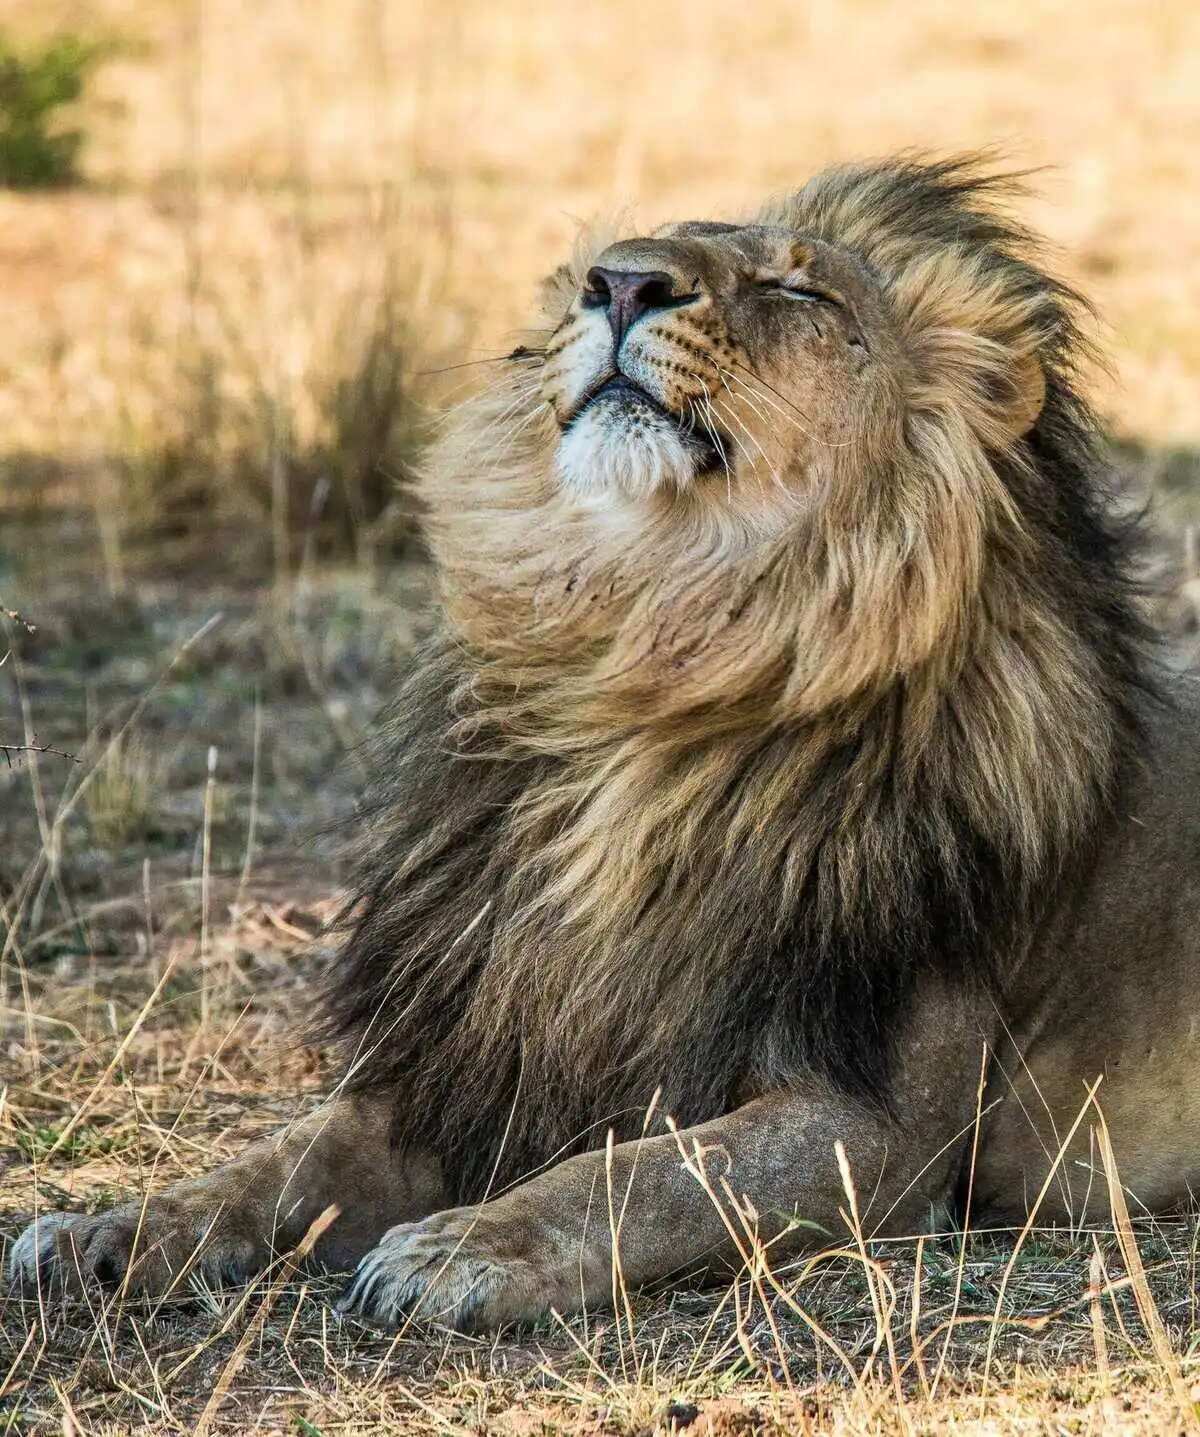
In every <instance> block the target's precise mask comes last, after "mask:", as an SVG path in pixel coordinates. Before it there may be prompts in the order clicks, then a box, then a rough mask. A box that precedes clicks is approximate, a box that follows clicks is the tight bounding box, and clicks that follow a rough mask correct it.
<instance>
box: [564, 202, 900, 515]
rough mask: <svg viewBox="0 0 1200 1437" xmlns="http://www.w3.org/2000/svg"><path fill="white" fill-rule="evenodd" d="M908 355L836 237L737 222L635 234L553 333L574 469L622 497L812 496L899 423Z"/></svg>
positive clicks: (601, 265)
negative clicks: (901, 355)
mask: <svg viewBox="0 0 1200 1437" xmlns="http://www.w3.org/2000/svg"><path fill="white" fill-rule="evenodd" d="M897 355H898V347H897V339H896V335H895V332H894V327H893V325H892V324H891V323H890V321H889V316H888V314H887V310H886V305H885V303H884V301H883V298H882V296H881V294H880V292H879V289H878V286H877V285H876V284H875V282H874V281H873V279H872V278H871V276H870V274H869V273H868V271H867V270H866V268H865V267H864V266H863V265H862V264H861V263H859V262H858V261H857V260H856V259H855V257H854V256H853V255H852V254H850V253H848V252H845V251H842V250H839V249H837V248H835V247H834V246H832V245H830V244H827V243H824V242H822V241H820V240H815V239H811V238H806V237H805V236H803V235H800V234H797V233H794V232H792V231H790V230H788V229H785V228H782V227H780V226H773V225H748V226H745V227H739V226H735V225H724V224H683V225H677V226H673V227H671V228H669V229H667V230H664V231H661V232H659V233H658V234H657V235H655V236H654V237H652V238H645V239H628V240H622V241H621V242H619V243H617V244H613V245H611V246H609V247H608V248H607V249H605V250H603V251H602V252H601V253H600V254H599V255H598V256H597V257H596V259H595V261H594V263H593V264H592V265H591V266H590V267H589V268H588V269H587V271H586V277H585V278H584V281H583V284H582V286H581V287H580V288H579V289H578V291H577V292H576V293H575V295H574V297H573V298H572V299H571V300H570V303H569V307H568V309H567V312H566V314H565V316H564V317H563V319H562V321H561V323H560V324H559V325H558V327H557V329H556V330H555V332H554V334H553V336H552V338H551V339H550V341H549V344H548V346H547V350H546V359H545V366H544V369H543V388H542V395H543V398H544V399H545V400H546V401H547V402H548V403H549V405H550V406H551V408H552V410H553V413H554V415H555V418H556V420H557V422H558V426H559V439H558V451H557V461H558V472H559V475H560V477H561V480H562V482H563V483H564V484H565V485H566V486H567V487H568V488H569V489H570V490H572V491H574V492H576V493H578V494H580V495H583V496H588V497H590V498H593V499H598V500H604V499H606V500H610V501H612V502H620V501H621V500H622V499H626V500H628V499H638V498H644V497H647V496H650V495H654V494H668V495H669V494H671V493H675V494H681V493H682V494H688V495H693V496H694V495H697V494H705V493H710V494H711V495H712V497H713V500H714V502H718V503H719V502H721V500H722V497H723V498H724V499H725V500H726V501H727V502H733V503H736V505H737V506H738V509H739V512H741V513H743V514H744V513H745V512H746V509H747V506H748V505H749V506H750V508H751V509H752V510H754V509H758V510H760V512H766V511H767V510H770V511H775V510H777V509H778V508H779V506H780V505H783V506H784V507H788V506H794V505H796V504H804V503H805V502H806V501H807V499H808V497H809V495H810V494H811V492H812V490H813V488H814V486H815V485H818V484H819V483H820V482H821V480H822V477H823V476H824V475H825V474H826V473H828V472H829V471H830V470H831V468H832V460H833V458H834V456H835V455H836V453H837V451H839V450H846V449H848V448H856V447H860V446H862V445H863V444H864V443H865V442H867V441H868V440H873V441H875V442H876V443H878V442H879V440H880V437H881V436H883V435H888V434H892V433H894V432H895V430H896V428H897V427H898V425H899V423H900V416H901V414H902V397H901V395H900V393H899V387H898V385H897V382H896V380H897V374H898V372H899V371H900V369H901V366H900V365H898V362H897ZM756 496H757V498H758V500H759V502H758V503H756Z"/></svg>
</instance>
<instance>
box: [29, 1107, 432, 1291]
mask: <svg viewBox="0 0 1200 1437" xmlns="http://www.w3.org/2000/svg"><path fill="white" fill-rule="evenodd" d="M390 1126H391V1108H390V1106H389V1104H388V1103H386V1102H384V1101H374V1100H370V1099H365V1098H353V1097H343V1098H337V1099H335V1100H333V1101H331V1102H329V1103H327V1104H326V1105H325V1106H324V1107H322V1108H321V1109H319V1110H318V1111H317V1112H315V1113H313V1114H311V1115H310V1116H309V1117H307V1118H305V1119H303V1120H302V1121H300V1122H298V1123H296V1124H294V1125H293V1126H292V1127H290V1128H288V1129H286V1130H285V1131H283V1132H282V1133H278V1134H275V1135H274V1136H272V1137H269V1138H264V1139H262V1140H261V1141H259V1142H256V1143H252V1144H251V1145H250V1146H249V1147H248V1148H247V1149H246V1150H245V1151H244V1152H242V1153H240V1154H238V1156H237V1157H235V1158H232V1159H230V1161H229V1162H226V1163H223V1164H222V1165H221V1166H220V1167H218V1168H215V1169H214V1170H213V1171H212V1172H209V1173H205V1174H204V1175H203V1176H202V1177H199V1178H193V1179H190V1180H188V1181H185V1182H181V1183H176V1184H175V1185H174V1186H173V1187H169V1188H167V1189H166V1191H165V1192H162V1193H160V1194H156V1195H152V1196H150V1197H148V1198H146V1199H145V1200H144V1201H142V1200H135V1201H133V1202H129V1203H125V1204H123V1205H122V1206H119V1207H115V1208H111V1209H109V1210H107V1211H105V1212H99V1213H95V1214H93V1215H91V1216H88V1215H85V1214H77V1213H46V1214H43V1215H42V1216H40V1217H39V1218H37V1219H35V1221H34V1222H32V1223H30V1225H29V1226H28V1227H27V1228H26V1229H25V1231H24V1232H23V1233H22V1234H21V1236H20V1237H19V1238H18V1239H17V1241H16V1242H15V1243H14V1244H13V1248H12V1251H11V1252H10V1254H9V1280H10V1282H11V1283H13V1284H14V1285H16V1286H17V1287H27V1286H30V1287H34V1286H36V1287H40V1288H41V1289H42V1290H43V1291H46V1292H55V1291H59V1292H62V1291H64V1290H65V1291H77V1290H78V1289H79V1288H81V1287H82V1286H85V1285H86V1284H87V1283H88V1282H89V1281H97V1282H102V1283H105V1282H117V1281H122V1280H127V1281H128V1282H129V1284H130V1285H131V1286H133V1287H136V1288H139V1289H142V1290H145V1291H149V1292H151V1293H163V1292H166V1291H169V1290H171V1289H172V1288H174V1287H176V1286H177V1285H178V1284H179V1283H180V1281H181V1280H182V1279H183V1278H184V1277H185V1276H186V1274H187V1273H188V1272H190V1271H193V1270H195V1271H199V1272H202V1273H203V1274H204V1275H205V1276H206V1277H207V1278H208V1279H209V1280H211V1281H218V1282H219V1281H238V1280H242V1279H245V1278H248V1277H252V1276H253V1275H255V1274H256V1273H258V1272H261V1271H262V1270H263V1269H264V1268H265V1267H266V1266H267V1265H268V1264H269V1263H270V1262H271V1260H272V1259H273V1258H274V1257H275V1256H277V1255H278V1254H280V1253H283V1252H286V1251H288V1250H289V1249H291V1248H293V1247H295V1246H296V1244H297V1243H298V1242H299V1241H300V1240H301V1239H302V1238H303V1237H304V1235H305V1233H306V1232H307V1230H308V1228H309V1226H310V1225H311V1223H312V1222H313V1220H314V1219H315V1218H317V1217H318V1216H320V1214H321V1213H322V1212H323V1211H324V1210H325V1209H326V1208H328V1207H329V1206H331V1205H336V1206H337V1207H338V1209H339V1216H338V1217H337V1219H336V1220H335V1221H334V1222H333V1224H332V1225H331V1226H330V1227H329V1229H328V1230H327V1232H326V1233H325V1234H324V1236H323V1237H322V1239H321V1241H320V1243H319V1244H318V1246H317V1248H316V1250H315V1255H316V1257H317V1258H318V1259H319V1260H321V1261H324V1262H327V1263H328V1264H329V1265H331V1266H335V1267H348V1266H351V1265H352V1264H353V1263H355V1262H357V1261H358V1259H359V1258H360V1257H361V1256H362V1254H363V1253H364V1252H366V1251H367V1250H368V1249H369V1248H370V1247H371V1245H372V1244H373V1243H375V1242H377V1241H378V1240H379V1236H380V1234H381V1233H382V1232H383V1231H384V1229H385V1228H386V1227H387V1226H388V1225H389V1224H390V1223H394V1222H395V1221H396V1218H397V1217H398V1216H400V1217H409V1218H415V1217H419V1216H421V1215H422V1214H424V1213H428V1212H430V1211H432V1210H433V1209H435V1208H436V1207H438V1206H440V1204H441V1202H442V1201H444V1199H443V1198H442V1192H441V1185H440V1181H439V1179H438V1176H437V1172H436V1168H435V1167H434V1165H433V1164H431V1163H430V1162H428V1161H426V1160H423V1159H420V1158H418V1157H415V1156H414V1155H412V1154H403V1153H398V1152H396V1151H394V1150H393V1148H392V1146H391V1142H390Z"/></svg>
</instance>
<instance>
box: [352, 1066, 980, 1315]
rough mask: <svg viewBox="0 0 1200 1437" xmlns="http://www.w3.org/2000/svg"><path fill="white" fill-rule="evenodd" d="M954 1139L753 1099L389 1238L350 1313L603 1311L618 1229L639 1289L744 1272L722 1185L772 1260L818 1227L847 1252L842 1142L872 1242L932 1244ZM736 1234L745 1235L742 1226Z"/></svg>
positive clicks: (794, 1095) (363, 1273)
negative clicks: (920, 1236) (924, 1236)
mask: <svg viewBox="0 0 1200 1437" xmlns="http://www.w3.org/2000/svg"><path fill="white" fill-rule="evenodd" d="M947 1136H948V1134H947V1131H946V1130H945V1128H943V1127H942V1126H941V1125H939V1126H938V1128H937V1129H936V1130H929V1131H923V1132H921V1133H920V1135H919V1137H917V1136H916V1135H910V1134H906V1133H905V1132H904V1131H903V1130H901V1129H899V1128H897V1127H896V1126H895V1125H894V1124H893V1123H891V1122H889V1121H887V1120H885V1119H884V1118H882V1117H880V1118H872V1117H870V1116H867V1115H864V1113H863V1112H862V1110H861V1109H859V1108H856V1107H852V1106H851V1105H850V1104H848V1103H847V1102H845V1101H844V1100H842V1099H840V1098H838V1097H837V1096H836V1095H834V1094H832V1093H831V1092H828V1091H818V1090H817V1089H816V1088H815V1087H813V1088H811V1089H810V1090H809V1091H807V1092H803V1093H801V1092H794V1091H793V1092H789V1093H787V1094H778V1095H775V1096H772V1097H768V1098H762V1099H758V1100H756V1101H754V1102H752V1103H749V1104H747V1105H746V1106H745V1107H743V1108H740V1109H738V1110H737V1111H736V1112H734V1113H732V1114H730V1115H729V1116H727V1117H725V1118H721V1119H718V1120H716V1121H714V1122H711V1123H706V1124H704V1125H702V1126H700V1127H696V1128H692V1129H690V1130H687V1131H685V1132H684V1133H682V1134H680V1135H679V1138H678V1139H677V1138H676V1137H675V1136H674V1135H672V1134H666V1135H663V1136H660V1137H654V1138H650V1139H646V1140H644V1141H642V1142H640V1143H624V1144H620V1145H619V1146H617V1147H616V1148H615V1149H614V1152H613V1160H612V1163H611V1165H609V1164H608V1163H607V1162H606V1159H605V1155H604V1154H603V1153H587V1154H584V1155H583V1156H581V1157H578V1158H573V1159H571V1160H569V1161H567V1162H564V1163H561V1164H560V1165H559V1166H557V1167H555V1168H552V1169H550V1170H549V1171H548V1172H546V1173H543V1174H541V1175H540V1176H538V1177H536V1178H533V1179H532V1180H531V1181H529V1182H527V1183H524V1184H522V1185H521V1186H520V1187H517V1188H514V1189H513V1190H512V1191H511V1192H509V1193H506V1194H505V1195H504V1196H503V1197H500V1198H497V1199H495V1200H494V1201H492V1202H489V1203H484V1204H482V1205H480V1206H477V1207H464V1208H453V1209H450V1210H448V1211H445V1212H440V1213H435V1214H434V1215H433V1216H432V1217H428V1218H425V1219H424V1220H422V1221H420V1222H409V1223H402V1224H400V1225H399V1226H397V1227H393V1228H391V1229H390V1230H389V1231H388V1232H387V1233H385V1234H384V1237H383V1239H382V1241H381V1242H380V1243H379V1245H378V1246H377V1247H376V1248H375V1249H374V1250H373V1251H371V1252H369V1253H368V1254H367V1255H366V1257H365V1258H363V1260H362V1262H361V1263H360V1264H359V1267H358V1270H357V1272H356V1273H355V1276H354V1279H353V1281H352V1283H351V1285H350V1287H349V1288H348V1290H347V1292H346V1295H345V1297H344V1298H343V1299H342V1304H341V1306H342V1310H343V1311H347V1312H352V1313H357V1314H359V1315H361V1316H363V1317H364V1318H365V1319H366V1320H368V1321H371V1322H374V1323H378V1324H380V1325H384V1326H392V1325H395V1324H396V1323H398V1322H399V1321H401V1320H402V1319H403V1318H404V1317H405V1316H407V1315H410V1314H411V1315H416V1316H419V1317H427V1318H431V1319H434V1320H436V1321H439V1322H442V1323H445V1324H446V1325H448V1326H452V1327H459V1328H479V1327H492V1326H495V1325H497V1324H500V1323H504V1322H512V1321H523V1320H527V1319H535V1318H537V1317H538V1316H539V1315H541V1314H542V1313H544V1312H546V1311H547V1310H548V1309H550V1308H554V1309H555V1310H557V1311H559V1312H573V1311H576V1310H579V1309H580V1308H583V1307H591V1306H594V1305H599V1304H605V1303H608V1302H610V1301H611V1300H612V1296H613V1277H614V1259H613V1229H614V1227H617V1228H618V1231H619V1240H618V1256H619V1258H620V1271H621V1275H622V1277H623V1279H624V1281H625V1282H626V1283H627V1284H628V1285H629V1286H630V1287H637V1286H641V1285H643V1284H645V1283H648V1282H653V1281H657V1280H659V1279H662V1278H666V1277H670V1276H671V1275H673V1274H675V1273H678V1272H680V1271H682V1270H684V1269H688V1268H694V1267H697V1266H706V1267H712V1266H722V1267H724V1266H732V1267H734V1268H735V1269H736V1267H737V1265H738V1264H739V1258H738V1250H737V1246H736V1245H735V1243H734V1242H733V1240H732V1238H731V1235H730V1232H729V1229H728V1227H727V1226H726V1219H727V1218H729V1217H730V1212H729V1204H728V1201H727V1188H726V1184H727V1185H728V1191H729V1192H732V1194H733V1195H734V1197H736V1198H737V1199H739V1200H740V1199H741V1198H743V1197H745V1198H748V1199H749V1201H750V1204H752V1207H753V1210H754V1212H755V1213H756V1214H757V1216H756V1218H755V1219H754V1226H755V1228H756V1234H757V1236H758V1238H759V1239H761V1240H763V1241H767V1242H772V1243H775V1244H776V1247H775V1248H774V1249H773V1250H774V1251H776V1252H777V1253H781V1252H782V1251H791V1250H794V1248H795V1247H798V1246H800V1245H802V1244H811V1243H812V1241H813V1237H814V1234H813V1231H812V1227H811V1224H814V1223H815V1224H817V1225H818V1227H820V1228H824V1229H825V1230H826V1231H828V1232H829V1233H830V1234H831V1236H832V1237H834V1238H835V1240H836V1239H838V1238H844V1237H845V1236H846V1233H845V1227H844V1224H843V1222H842V1220H841V1218H840V1216H839V1209H840V1208H844V1207H845V1206H846V1194H845V1190H844V1188H843V1185H842V1179H841V1175H840V1172H839V1169H838V1164H837V1159H836V1153H835V1144H836V1142H837V1141H838V1140H841V1141H842V1142H843V1143H844V1145H845V1147H846V1150H847V1152H848V1154H849V1157H850V1161H851V1165H852V1167H853V1170H854V1176H855V1179H856V1184H857V1187H858V1192H859V1195H860V1202H861V1203H862V1205H863V1207H864V1208H865V1209H867V1211H866V1212H865V1213H864V1215H863V1221H864V1226H865V1227H866V1228H867V1230H868V1232H871V1231H875V1230H876V1229H881V1230H884V1231H892V1232H897V1231H904V1230H907V1231H911V1230H913V1229H914V1227H915V1228H917V1229H918V1230H921V1229H923V1228H924V1227H926V1226H927V1224H928V1221H929V1212H930V1208H931V1206H935V1207H936V1206H938V1205H941V1206H943V1207H944V1206H945V1204H946V1202H947V1200H948V1197H949V1193H950V1190H951V1189H952V1187H953V1165H954V1164H955V1163H956V1161H957V1159H958V1149H957V1146H956V1145H954V1144H951V1145H950V1147H949V1148H948V1149H947V1150H946V1151H944V1152H941V1153H939V1152H938V1151H937V1150H938V1148H939V1147H942V1146H944V1144H945V1143H946V1139H947ZM922 1154H924V1156H922ZM685 1159H686V1161H685ZM697 1168H702V1169H703V1171H704V1173H705V1174H706V1176H707V1180H708V1182H707V1186H708V1187H709V1188H710V1189H711V1192H708V1191H706V1190H705V1187H706V1184H705V1183H703V1182H701V1181H700V1179H699V1176H698V1175H697V1171H696V1170H697ZM689 1169H691V1170H689ZM714 1197H716V1198H717V1199H718V1200H719V1201H720V1202H721V1203H722V1204H723V1205H724V1209H725V1216H724V1217H723V1215H722V1211H721V1209H720V1208H719V1207H718V1205H717V1201H714ZM793 1219H800V1220H802V1223H803V1224H804V1225H803V1226H802V1227H795V1225H794V1224H793V1221H792V1220H793ZM732 1221H733V1225H734V1229H735V1232H738V1234H739V1236H742V1229H741V1228H740V1219H738V1218H737V1217H733V1218H732ZM743 1240H744V1239H743Z"/></svg>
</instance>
